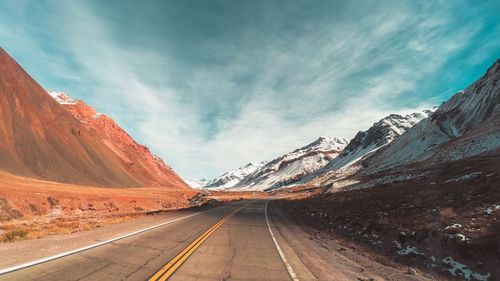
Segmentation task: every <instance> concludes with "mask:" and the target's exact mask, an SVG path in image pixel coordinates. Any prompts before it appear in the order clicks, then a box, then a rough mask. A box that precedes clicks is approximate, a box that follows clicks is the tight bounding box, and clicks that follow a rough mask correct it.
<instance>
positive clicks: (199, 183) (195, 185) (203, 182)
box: [184, 179, 210, 189]
mask: <svg viewBox="0 0 500 281" xmlns="http://www.w3.org/2000/svg"><path fill="white" fill-rule="evenodd" d="M184 181H185V182H186V183H187V184H188V185H189V186H190V187H192V188H196V189H201V188H203V187H204V186H205V185H207V184H208V183H209V182H210V180H207V179H200V180H184Z"/></svg>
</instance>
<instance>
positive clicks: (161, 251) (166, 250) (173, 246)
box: [111, 239, 187, 280]
mask: <svg viewBox="0 0 500 281" xmlns="http://www.w3.org/2000/svg"><path fill="white" fill-rule="evenodd" d="M186 241H187V239H185V240H181V241H179V242H176V243H174V244H173V245H172V246H171V247H169V248H167V249H160V248H157V247H150V246H145V245H139V244H118V243H114V242H112V243H111V244H114V245H115V246H122V247H133V248H144V249H150V250H153V251H158V253H157V254H156V255H154V256H152V257H150V258H148V259H147V260H145V261H144V262H143V263H142V264H141V265H139V266H138V267H137V268H136V269H135V270H134V271H132V272H130V273H129V274H127V275H126V276H125V277H123V278H122V279H121V280H127V279H128V278H130V276H132V275H134V274H135V273H137V272H138V271H139V270H141V269H143V268H144V267H145V266H146V265H148V264H149V263H150V262H151V261H153V260H155V259H157V258H158V257H160V256H161V255H163V254H164V253H166V252H168V251H171V250H173V249H175V248H176V247H177V246H179V245H181V244H183V243H185V242H186Z"/></svg>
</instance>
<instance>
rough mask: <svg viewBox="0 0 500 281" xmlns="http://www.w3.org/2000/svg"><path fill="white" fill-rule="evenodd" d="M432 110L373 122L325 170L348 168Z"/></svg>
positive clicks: (392, 139) (393, 115) (400, 133)
mask: <svg viewBox="0 0 500 281" xmlns="http://www.w3.org/2000/svg"><path fill="white" fill-rule="evenodd" d="M434 110H435V108H433V109H426V110H423V111H421V112H415V113H412V114H409V115H406V116H402V115H399V114H391V115H389V116H387V117H384V118H382V119H381V120H379V121H378V122H375V123H374V124H373V126H371V127H370V128H369V129H368V130H366V131H360V132H358V133H357V134H356V136H355V137H354V138H353V139H352V140H351V141H350V142H349V144H348V145H347V146H346V147H345V149H344V150H343V151H342V153H341V154H340V155H339V156H338V157H337V158H335V159H334V160H333V161H332V162H331V163H330V164H328V166H327V167H325V169H326V170H337V169H341V168H344V167H348V166H350V165H351V164H353V163H355V162H357V161H358V160H360V159H362V158H364V157H366V156H367V155H370V154H372V153H373V152H375V151H377V150H378V149H379V148H381V147H383V146H385V145H387V144H389V143H391V142H393V141H394V140H395V139H397V138H398V137H399V136H401V135H402V134H403V133H405V132H406V131H407V130H408V129H409V128H411V127H413V126H414V125H415V124H417V123H418V122H420V121H422V120H423V119H425V118H427V117H428V116H430V115H431V114H432V113H433V112H434Z"/></svg>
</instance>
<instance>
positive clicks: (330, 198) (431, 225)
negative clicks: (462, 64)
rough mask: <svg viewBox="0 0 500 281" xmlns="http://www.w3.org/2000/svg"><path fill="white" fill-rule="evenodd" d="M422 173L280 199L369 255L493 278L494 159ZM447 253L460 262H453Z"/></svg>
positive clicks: (496, 233) (497, 253)
mask: <svg viewBox="0 0 500 281" xmlns="http://www.w3.org/2000/svg"><path fill="white" fill-rule="evenodd" d="M416 168H417V169H418V167H411V169H416ZM422 172H427V173H428V174H427V175H426V176H423V177H421V178H417V179H413V180H407V181H400V182H392V183H388V184H380V185H377V186H375V187H372V188H366V189H361V190H347V191H340V192H335V193H328V194H320V193H318V192H317V191H318V190H321V189H322V188H316V189H314V188H312V189H311V190H312V191H309V192H310V193H311V194H316V195H312V196H310V197H309V198H307V199H300V200H291V201H283V202H282V203H281V204H283V205H284V206H285V208H286V209H287V210H288V212H290V213H291V214H292V217H295V218H296V219H298V220H299V221H301V222H302V223H304V224H306V225H308V226H310V227H312V228H314V229H316V230H319V231H320V232H321V233H324V234H326V235H329V236H332V237H335V238H338V239H342V240H344V241H346V243H348V244H350V245H352V246H353V247H358V248H361V251H365V252H366V253H372V254H373V256H374V258H375V259H379V260H381V261H385V262H387V263H396V264H400V265H405V266H411V267H414V268H417V269H419V270H421V271H423V272H432V273H433V274H438V275H440V276H442V278H452V279H453V278H457V279H467V278H469V279H470V280H480V279H481V276H483V277H484V276H487V274H488V273H489V274H490V277H489V279H488V280H499V279H500V267H498V265H499V264H500V156H499V155H498V154H497V155H490V156H483V157H476V158H470V159H467V160H464V161H456V162H450V163H447V164H441V165H439V166H436V167H432V168H430V169H427V170H425V171H422ZM479 172H480V173H479ZM474 173H477V174H474ZM470 174H473V176H470V177H465V178H463V177H464V176H465V175H470ZM378 176H381V175H378ZM324 188H325V187H323V189H324ZM301 189H302V191H301V193H302V194H303V193H304V191H303V190H304V189H305V188H304V187H302V188H301ZM412 249H413V250H415V251H412ZM358 250H359V249H358ZM398 252H399V253H398ZM450 258H451V259H453V261H457V262H459V263H461V264H463V265H464V266H466V267H462V268H460V266H459V265H457V266H455V267H453V266H452V265H451V263H450V261H451V259H450ZM468 270H470V271H468ZM473 273H476V275H473ZM453 274H454V275H455V276H456V277H453ZM468 274H470V275H468ZM479 274H481V275H479Z"/></svg>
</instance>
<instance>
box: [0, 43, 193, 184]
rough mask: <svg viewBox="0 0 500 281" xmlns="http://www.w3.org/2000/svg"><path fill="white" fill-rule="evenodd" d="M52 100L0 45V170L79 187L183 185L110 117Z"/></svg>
mask: <svg viewBox="0 0 500 281" xmlns="http://www.w3.org/2000/svg"><path fill="white" fill-rule="evenodd" d="M56 99H57V100H54V98H52V97H51V96H50V95H48V94H47V92H46V91H45V90H44V89H43V88H42V87H41V86H40V85H39V84H38V83H37V82H36V81H34V80H33V79H32V78H31V77H30V75H29V74H28V73H26V72H25V71H24V69H23V68H22V67H21V66H20V65H18V64H17V62H16V61H15V60H14V59H12V58H11V57H10V56H9V55H8V54H7V53H6V52H5V51H4V50H3V49H1V48H0V110H1V112H2V118H1V119H0V170H4V171H6V172H9V173H12V174H17V175H21V176H26V177H34V178H39V179H45V180H50V181H57V182H64V183H73V184H82V185H97V186H117V187H129V186H130V187H131V186H146V185H168V186H172V187H176V188H188V186H187V185H186V184H185V183H184V182H183V181H182V180H181V179H180V178H179V177H178V176H177V175H176V174H175V173H174V172H173V171H172V170H171V169H170V168H169V167H168V166H164V167H161V164H160V161H159V160H158V159H157V158H154V157H153V156H151V157H153V159H152V158H151V157H150V156H148V154H149V150H147V148H145V147H142V146H140V145H137V144H136V143H135V142H134V141H133V140H132V139H131V138H130V137H129V136H128V135H127V134H126V133H125V132H124V131H123V130H121V129H120V128H119V127H118V125H116V123H114V122H113V121H112V120H111V119H109V118H108V117H105V116H101V115H95V114H96V113H95V111H94V110H93V109H91V108H90V107H85V106H83V102H78V101H73V100H71V99H69V97H65V96H62V95H56ZM78 114H80V115H78ZM75 116H76V117H75ZM79 116H80V117H79ZM101 118H102V119H101ZM126 149H131V150H132V151H130V152H126V153H125V150H126ZM133 150H136V151H133ZM155 163H156V164H155ZM147 169H151V170H148V171H145V170H147Z"/></svg>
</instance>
